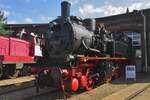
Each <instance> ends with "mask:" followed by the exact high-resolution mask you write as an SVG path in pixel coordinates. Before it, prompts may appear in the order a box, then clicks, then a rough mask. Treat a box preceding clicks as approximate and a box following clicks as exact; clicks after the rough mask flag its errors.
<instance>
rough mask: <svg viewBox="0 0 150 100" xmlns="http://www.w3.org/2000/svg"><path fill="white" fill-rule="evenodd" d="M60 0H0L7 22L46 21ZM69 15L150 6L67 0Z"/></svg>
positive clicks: (130, 0)
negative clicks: (69, 5)
mask: <svg viewBox="0 0 150 100" xmlns="http://www.w3.org/2000/svg"><path fill="white" fill-rule="evenodd" d="M61 1H62V0H0V9H2V10H3V11H4V12H5V16H7V18H8V23H46V22H49V21H50V20H52V19H54V18H56V17H57V16H59V15H60V3H61ZM67 1H69V2H70V3H71V4H72V6H71V15H77V16H80V17H82V18H87V17H92V18H95V17H103V16H110V15H115V14H120V13H124V12H125V11H126V9H127V8H129V11H133V10H134V9H137V10H139V9H145V8H149V7H150V0H67Z"/></svg>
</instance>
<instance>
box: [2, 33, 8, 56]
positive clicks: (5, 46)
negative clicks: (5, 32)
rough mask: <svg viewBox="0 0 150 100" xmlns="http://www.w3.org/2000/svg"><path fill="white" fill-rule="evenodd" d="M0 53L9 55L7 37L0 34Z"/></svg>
mask: <svg viewBox="0 0 150 100" xmlns="http://www.w3.org/2000/svg"><path fill="white" fill-rule="evenodd" d="M0 55H6V56H8V55H9V38H6V37H2V36H0Z"/></svg>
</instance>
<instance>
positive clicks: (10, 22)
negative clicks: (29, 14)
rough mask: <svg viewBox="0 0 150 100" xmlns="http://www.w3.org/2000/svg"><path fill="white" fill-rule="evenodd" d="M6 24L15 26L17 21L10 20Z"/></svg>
mask: <svg viewBox="0 0 150 100" xmlns="http://www.w3.org/2000/svg"><path fill="white" fill-rule="evenodd" d="M7 23H8V24H16V23H17V21H15V20H10V21H8V22H7Z"/></svg>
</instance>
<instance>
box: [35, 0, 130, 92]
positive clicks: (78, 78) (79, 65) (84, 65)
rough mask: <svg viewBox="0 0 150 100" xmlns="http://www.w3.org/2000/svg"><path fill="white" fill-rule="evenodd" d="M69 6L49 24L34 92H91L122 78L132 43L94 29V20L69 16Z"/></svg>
mask: <svg viewBox="0 0 150 100" xmlns="http://www.w3.org/2000/svg"><path fill="white" fill-rule="evenodd" d="M70 6H71V4H70V3H68V2H67V1H63V2H62V3H61V16H60V17H58V18H56V19H55V20H53V21H51V22H50V23H49V30H48V32H47V33H46V34H45V38H44V40H43V43H42V45H41V48H42V54H43V59H42V60H41V62H42V66H45V68H44V69H43V70H41V72H39V74H38V76H37V79H36V85H37V89H39V87H44V86H53V87H57V88H60V89H63V90H68V89H69V90H71V91H73V92H75V91H77V90H78V89H79V88H83V89H86V90H91V89H92V88H94V86H96V85H98V84H100V83H102V82H104V81H107V82H110V81H111V80H112V78H116V77H119V75H121V74H122V72H123V69H124V66H125V64H127V63H128V61H129V58H131V52H132V51H131V50H132V45H131V40H130V39H129V38H128V37H127V36H126V35H125V34H114V33H111V32H108V31H107V30H105V28H104V27H96V23H95V20H94V19H84V20H82V19H81V18H79V17H77V16H70Z"/></svg>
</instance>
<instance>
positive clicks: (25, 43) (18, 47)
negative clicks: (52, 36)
mask: <svg viewBox="0 0 150 100" xmlns="http://www.w3.org/2000/svg"><path fill="white" fill-rule="evenodd" d="M26 35H27V36H26ZM24 36H25V37H27V38H23V37H24ZM36 39H37V38H36V37H35V36H32V35H30V34H24V35H23V36H22V39H19V38H14V37H4V36H0V76H1V77H4V78H6V77H8V76H13V75H16V74H17V75H18V73H20V74H25V73H26V72H25V71H24V72H23V71H20V70H23V69H28V68H29V67H31V66H35V64H36V61H35V58H36V57H38V56H41V54H40V53H39V52H40V50H38V49H40V48H37V47H38V43H37V41H36ZM38 54H40V55H38ZM18 69H19V71H18Z"/></svg>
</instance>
